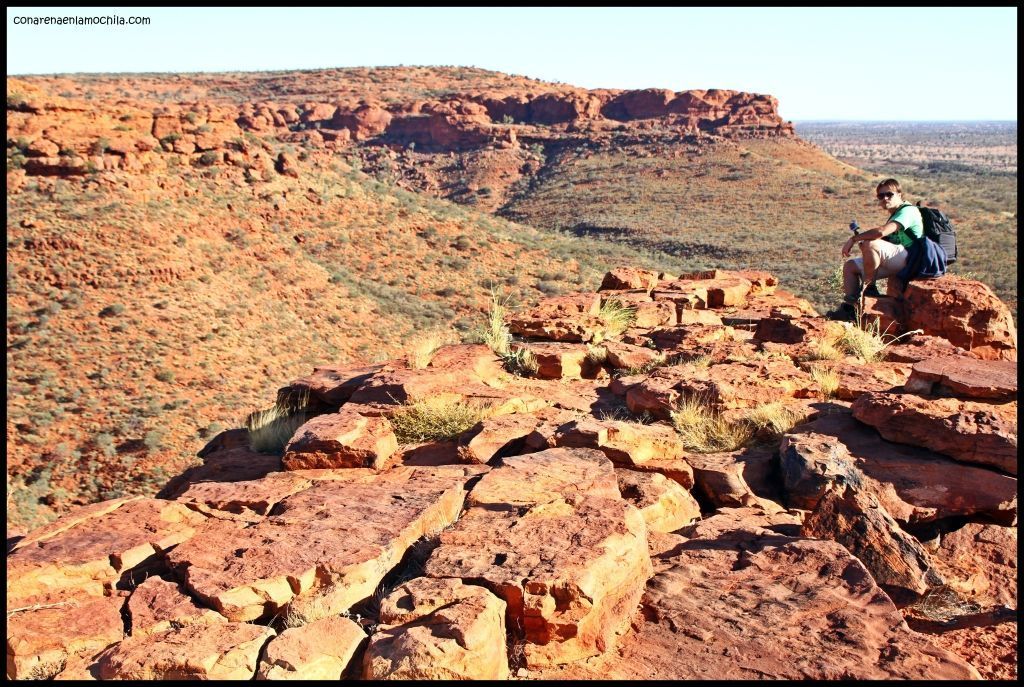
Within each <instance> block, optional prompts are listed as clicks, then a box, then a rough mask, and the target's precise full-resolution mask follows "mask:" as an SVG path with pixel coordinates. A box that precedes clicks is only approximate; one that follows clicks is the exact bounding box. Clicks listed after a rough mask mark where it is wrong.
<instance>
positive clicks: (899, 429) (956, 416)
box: [852, 392, 1017, 475]
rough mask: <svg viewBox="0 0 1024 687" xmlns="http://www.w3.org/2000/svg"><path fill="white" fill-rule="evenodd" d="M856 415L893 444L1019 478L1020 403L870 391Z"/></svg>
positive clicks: (856, 408) (858, 403)
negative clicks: (985, 467)
mask: <svg viewBox="0 0 1024 687" xmlns="http://www.w3.org/2000/svg"><path fill="white" fill-rule="evenodd" d="M852 410H853V416H854V417H855V418H857V419H858V420H860V421H861V422H863V423H865V424H868V425H871V426H872V427H875V428H876V429H878V432H879V433H880V434H881V435H882V436H883V437H885V438H886V439H888V440H890V441H898V442H900V443H903V444H912V445H914V446H922V447H924V448H928V449H931V450H933V451H938V452H939V453H944V454H946V455H947V456H949V457H951V458H955V459H956V460H959V461H963V462H965V463H975V464H977V465H987V466H992V467H995V468H997V469H999V470H1002V471H1004V472H1006V473H1009V474H1011V475H1016V474H1017V403H1016V401H1011V402H1008V403H1004V404H988V403H978V402H975V401H961V400H959V399H954V398H931V399H926V398H922V397H920V396H915V395H913V394H891V393H883V392H871V393H866V394H864V395H862V396H861V397H860V398H858V399H857V400H856V401H854V402H853V406H852Z"/></svg>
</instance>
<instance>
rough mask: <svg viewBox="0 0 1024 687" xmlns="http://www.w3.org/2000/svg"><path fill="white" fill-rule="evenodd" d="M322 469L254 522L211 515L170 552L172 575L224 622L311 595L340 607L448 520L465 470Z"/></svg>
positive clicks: (298, 605)
mask: <svg viewBox="0 0 1024 687" xmlns="http://www.w3.org/2000/svg"><path fill="white" fill-rule="evenodd" d="M315 472H317V471H313V470H309V471H302V472H301V473H299V474H300V475H301V476H303V477H305V476H307V475H311V473H315ZM324 472H325V473H327V477H328V478H326V479H321V480H318V482H317V483H316V484H315V485H314V486H313V487H310V488H309V489H306V490H304V491H302V492H299V493H297V494H294V495H292V496H289V497H287V498H285V499H283V500H282V501H281V502H279V503H278V505H277V506H276V508H275V510H274V513H273V515H271V516H270V517H268V518H266V519H264V520H262V521H260V522H258V523H256V524H255V525H252V526H250V527H246V528H244V529H242V528H239V527H238V526H237V523H233V522H227V521H224V522H218V523H212V524H210V525H208V526H207V527H206V528H204V529H203V530H202V531H201V532H200V533H199V534H198V535H197V538H196V540H195V541H193V542H189V543H186V545H182V546H179V547H178V548H177V549H175V550H174V551H172V552H171V553H170V555H169V556H168V561H169V563H170V565H171V566H172V568H173V569H174V570H175V571H176V574H177V576H178V577H179V579H181V580H182V582H183V584H184V585H185V586H186V587H187V588H188V589H189V590H190V591H191V592H192V593H193V594H195V595H196V596H197V597H198V598H200V599H201V600H203V602H204V603H206V604H207V605H209V606H210V607H212V608H215V609H216V610H217V611H219V612H220V613H222V614H223V615H225V616H226V617H227V618H229V619H230V620H232V621H246V620H255V619H259V618H267V617H269V616H271V615H273V614H275V613H278V612H280V611H281V610H282V609H283V608H284V607H285V606H290V607H291V608H293V609H296V610H301V609H302V608H303V606H304V605H305V604H308V603H314V602H317V603H323V604H325V605H326V606H327V607H328V608H329V609H330V611H331V612H334V613H341V612H342V611H344V610H346V609H348V608H349V607H350V606H351V605H352V604H354V603H356V602H358V601H360V600H362V599H365V598H367V597H368V596H369V595H370V594H372V593H373V590H374V589H375V588H376V586H377V584H378V583H379V582H380V581H381V579H383V577H384V575H385V574H386V573H387V572H388V571H389V570H391V568H393V567H394V566H395V565H397V564H398V562H399V561H400V560H401V558H402V555H403V554H404V553H405V551H406V550H407V549H408V548H409V546H410V545H411V544H412V543H413V542H414V541H415V540H416V539H418V538H419V537H420V536H422V535H423V534H424V533H426V532H432V531H436V530H437V529H440V528H441V527H443V526H444V525H447V524H448V523H450V522H453V521H454V520H455V519H456V517H457V516H458V513H459V511H460V510H461V507H462V503H463V500H464V498H465V492H464V491H463V485H464V484H465V482H466V481H467V480H468V479H469V477H468V476H467V475H466V473H465V471H464V470H462V469H454V470H448V469H446V468H445V467H440V468H411V467H401V468H394V469H392V470H389V471H388V472H386V473H380V474H378V473H374V472H373V471H370V470H358V469H351V470H344V471H337V470H335V471H324ZM345 473H351V474H347V475H346V474H345Z"/></svg>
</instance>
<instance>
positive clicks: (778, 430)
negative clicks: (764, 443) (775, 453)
mask: <svg viewBox="0 0 1024 687" xmlns="http://www.w3.org/2000/svg"><path fill="white" fill-rule="evenodd" d="M802 419H803V416H802V415H801V414H800V413H798V412H797V411H795V410H793V409H792V408H787V407H786V406H785V405H783V404H782V402H781V401H775V402H774V403H766V404H765V405H762V406H758V407H757V408H752V409H751V410H750V412H748V413H747V414H746V416H745V417H744V418H743V420H744V421H745V422H747V423H749V424H750V426H751V428H752V429H753V431H754V432H755V433H756V434H757V435H759V436H761V437H765V438H776V437H781V436H782V435H783V434H785V433H786V432H788V431H789V430H791V429H793V427H794V426H795V425H796V423H798V422H800V420H802Z"/></svg>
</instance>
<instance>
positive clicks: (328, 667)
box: [256, 615, 366, 680]
mask: <svg viewBox="0 0 1024 687" xmlns="http://www.w3.org/2000/svg"><path fill="white" fill-rule="evenodd" d="M365 642H366V633H365V632H363V628H362V627H360V626H359V625H358V624H356V623H355V622H353V621H352V620H349V619H348V618H343V617H341V616H337V615H332V616H328V617H326V618H322V619H320V620H314V621H313V622H311V623H307V624H306V625H303V626H302V627H292V628H288V629H286V630H284V631H282V632H281V633H280V634H279V635H277V636H276V637H274V638H273V639H271V640H270V642H268V643H267V646H266V649H265V650H264V651H263V653H262V655H261V657H260V664H259V669H258V672H257V674H256V679H258V680H339V679H341V678H342V677H343V676H344V675H345V673H346V672H347V670H348V668H349V664H350V663H351V662H352V658H353V656H355V654H356V652H357V651H358V650H359V649H360V648H361V647H362V646H363V644H364V643H365Z"/></svg>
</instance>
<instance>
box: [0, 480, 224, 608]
mask: <svg viewBox="0 0 1024 687" xmlns="http://www.w3.org/2000/svg"><path fill="white" fill-rule="evenodd" d="M87 508H91V510H90V515H91V517H88V518H81V517H80V516H78V515H76V514H75V513H74V512H72V513H70V514H68V515H67V516H65V517H67V518H71V519H73V520H74V521H75V524H74V526H72V527H68V528H65V527H63V525H57V524H54V525H53V526H51V527H50V528H49V529H48V530H47V531H48V532H56V533H55V534H53V535H52V536H47V537H45V538H41V537H39V536H36V535H34V534H33V533H31V532H30V533H29V535H28V536H27V537H26V540H28V542H29V543H27V544H24V545H22V542H19V545H18V546H17V547H16V548H15V550H14V551H13V552H12V553H11V554H10V555H9V556H8V557H7V600H8V604H11V603H13V602H14V601H15V600H17V599H19V598H25V597H30V596H33V595H41V594H46V593H48V592H56V591H63V590H70V589H81V590H82V591H83V592H85V593H88V594H91V595H93V596H99V595H102V594H103V590H104V588H109V587H110V586H111V585H113V584H114V583H115V582H116V581H117V580H118V578H120V577H121V575H122V574H124V573H125V572H127V571H128V570H130V569H132V568H134V567H136V566H138V565H139V564H141V563H142V562H143V561H145V560H147V559H149V558H152V557H154V556H156V555H157V554H163V553H165V552H166V551H168V550H169V549H171V548H173V547H175V546H176V545H178V544H180V543H181V542H183V541H186V540H188V539H189V538H190V537H192V536H193V535H194V534H195V532H196V528H197V527H198V526H199V525H201V524H202V523H203V521H205V520H206V518H205V517H204V516H203V515H201V514H199V513H196V512H195V511H192V510H191V509H189V508H187V507H186V506H185V505H183V504H180V503H175V502H173V501H164V500H160V499H145V498H144V499H134V500H126V501H122V502H121V503H120V504H119V506H118V507H117V508H116V509H114V510H112V511H109V512H104V509H101V508H95V507H87ZM23 541H25V540H23Z"/></svg>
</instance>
